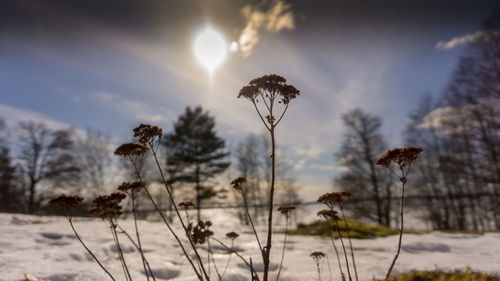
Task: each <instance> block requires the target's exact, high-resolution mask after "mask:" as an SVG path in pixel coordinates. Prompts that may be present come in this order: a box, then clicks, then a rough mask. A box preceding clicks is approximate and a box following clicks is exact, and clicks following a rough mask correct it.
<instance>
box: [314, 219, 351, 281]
mask: <svg viewBox="0 0 500 281" xmlns="http://www.w3.org/2000/svg"><path fill="white" fill-rule="evenodd" d="M318 216H319V217H321V218H323V219H324V220H325V221H326V222H330V221H332V220H333V219H336V217H337V212H336V211H334V210H321V211H319V212H318ZM329 238H330V242H331V243H332V247H333V249H334V250H335V255H336V257H337V264H338V266H339V272H340V278H342V281H345V274H344V271H343V270H342V262H341V261H340V254H339V250H338V249H337V245H335V241H334V240H333V236H332V235H329Z"/></svg>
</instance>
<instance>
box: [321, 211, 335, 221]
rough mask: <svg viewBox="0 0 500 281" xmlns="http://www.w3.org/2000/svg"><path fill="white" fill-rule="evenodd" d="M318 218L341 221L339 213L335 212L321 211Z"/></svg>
mask: <svg viewBox="0 0 500 281" xmlns="http://www.w3.org/2000/svg"><path fill="white" fill-rule="evenodd" d="M317 215H318V217H322V218H323V219H325V220H329V219H335V220H340V217H339V216H337V211H335V210H321V211H319V212H318V214H317Z"/></svg>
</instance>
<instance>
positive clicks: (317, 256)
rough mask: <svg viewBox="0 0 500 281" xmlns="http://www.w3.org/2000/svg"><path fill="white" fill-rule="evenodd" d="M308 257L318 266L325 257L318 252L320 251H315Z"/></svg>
mask: <svg viewBox="0 0 500 281" xmlns="http://www.w3.org/2000/svg"><path fill="white" fill-rule="evenodd" d="M309 256H310V257H311V258H313V260H314V261H315V262H316V264H319V261H320V260H321V259H322V258H324V257H325V253H323V252H320V251H316V252H312V253H311V254H309Z"/></svg>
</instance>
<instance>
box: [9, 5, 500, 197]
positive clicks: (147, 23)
mask: <svg viewBox="0 0 500 281" xmlns="http://www.w3.org/2000/svg"><path fill="white" fill-rule="evenodd" d="M495 2H496V1H468V2H465V1H464V2H463V3H462V2H460V1H362V2H361V1H271V0H268V1H238V0H232V1H220V0H200V1H62V0H61V1H43V0H41V1H11V0H7V1H2V2H1V3H0V116H2V117H3V118H4V119H6V120H7V123H8V124H9V126H10V127H14V126H15V124H16V122H18V121H19V120H27V119H35V120H44V121H45V122H47V123H49V124H50V125H51V126H53V127H61V126H66V125H67V126H72V127H75V128H77V129H82V130H84V129H87V128H92V129H96V130H101V131H104V132H107V133H109V134H110V135H112V136H113V137H114V138H116V139H118V140H124V141H125V140H128V139H129V138H130V135H131V133H130V132H131V128H133V127H134V126H135V125H137V124H139V123H140V122H150V123H154V124H157V125H159V126H161V127H162V128H164V129H165V130H166V131H167V132H168V131H169V130H171V129H172V123H173V122H174V121H175V119H176V118H177V116H178V115H180V114H181V113H183V112H184V110H185V108H186V107H187V106H196V105H202V106H203V108H204V109H206V110H208V111H209V112H210V114H211V115H213V116H215V118H216V122H217V127H216V129H217V132H218V134H219V135H220V136H221V137H223V138H224V139H226V142H227V144H228V145H229V146H230V147H234V146H236V145H237V144H238V142H240V141H242V140H243V139H244V138H245V137H246V136H247V135H248V134H249V133H256V134H261V133H262V132H264V127H263V125H262V123H261V122H260V121H259V119H258V116H257V115H256V113H255V110H254V109H253V107H252V105H251V103H249V102H248V101H246V100H243V99H237V98H236V96H237V94H238V91H239V89H240V88H241V87H242V86H244V85H246V84H247V83H248V81H250V80H251V79H253V78H255V77H258V76H261V75H264V74H270V73H276V74H279V75H282V76H284V77H285V78H286V79H287V81H288V83H290V84H292V85H294V86H295V87H296V88H297V89H299V90H300V96H299V97H298V98H297V99H295V100H293V101H292V102H291V104H290V107H289V110H288V112H287V114H286V116H285V118H284V119H283V121H282V122H281V123H280V125H279V127H278V128H277V142H278V145H279V146H280V150H281V151H282V152H283V153H284V154H285V155H286V156H287V158H288V160H289V161H290V163H291V165H292V168H293V174H294V175H295V176H296V178H297V181H298V183H299V184H300V185H301V186H302V189H301V194H303V195H304V197H305V198H306V199H312V198H315V197H316V196H317V195H319V194H321V193H322V192H324V191H327V190H329V189H332V177H334V176H335V175H336V174H337V173H338V172H339V171H341V170H342V167H340V166H339V165H338V163H336V162H335V161H334V154H335V152H336V151H337V150H338V148H339V145H340V144H341V142H342V134H343V131H344V128H343V124H342V121H341V116H342V114H344V113H346V112H348V111H350V110H352V109H354V108H361V109H363V110H365V111H366V112H369V113H371V114H375V115H378V116H380V117H381V118H382V121H383V128H382V132H383V134H384V136H385V137H386V139H387V142H388V143H389V144H390V146H391V147H388V148H392V147H394V146H398V145H403V144H404V143H403V137H402V131H403V130H404V128H405V126H406V125H407V116H408V113H409V112H411V111H412V110H414V109H415V107H416V106H417V104H418V102H419V99H420V98H421V97H422V95H424V94H427V93H430V94H432V95H434V96H438V95H439V94H440V92H441V91H443V90H444V88H445V87H446V84H447V81H448V79H449V77H450V75H451V73H452V71H453V69H454V67H455V65H456V63H457V61H458V59H459V56H460V54H461V53H462V52H463V50H464V48H465V45H466V44H465V43H467V42H470V41H473V40H474V39H475V38H476V37H477V36H478V34H479V33H478V32H480V28H481V22H482V21H483V20H484V19H486V18H487V17H488V16H489V15H490V14H491V13H492V12H493V11H494V10H495V8H499V6H500V5H499V4H496V3H495ZM207 27H210V28H212V29H213V30H216V31H217V32H219V34H220V35H221V36H222V37H223V38H224V40H225V42H226V45H227V48H230V46H231V50H230V51H229V52H228V54H227V56H226V59H225V60H224V61H223V62H222V63H221V64H220V65H218V66H217V68H215V70H214V71H213V73H211V74H210V73H209V71H207V69H206V68H204V66H203V65H202V64H201V63H200V62H199V61H198V60H197V58H196V56H195V53H194V46H193V44H194V42H195V41H196V38H197V36H198V35H199V34H200V33H201V32H202V31H203V30H204V29H205V28H207ZM233 42H234V43H233ZM236 46H237V48H235V47H236Z"/></svg>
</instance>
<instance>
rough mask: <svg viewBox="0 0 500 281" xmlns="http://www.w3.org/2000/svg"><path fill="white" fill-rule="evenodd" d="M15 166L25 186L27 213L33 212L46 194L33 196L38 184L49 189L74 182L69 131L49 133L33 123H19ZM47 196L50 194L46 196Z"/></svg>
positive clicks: (71, 140)
mask: <svg viewBox="0 0 500 281" xmlns="http://www.w3.org/2000/svg"><path fill="white" fill-rule="evenodd" d="M19 128H20V130H21V135H20V137H19V146H20V155H19V163H20V165H21V167H22V171H23V173H24V175H25V177H26V179H27V184H28V210H27V211H28V213H30V214H32V213H34V212H35V211H36V209H37V208H38V206H39V204H40V202H41V201H43V200H45V199H46V198H49V197H50V194H37V188H38V185H39V184H40V183H42V182H46V183H47V184H50V185H51V186H52V187H58V186H61V184H64V185H65V186H69V185H71V184H72V183H75V181H77V180H78V165H77V163H76V161H75V157H74V151H73V148H74V147H73V144H74V143H73V132H72V130H70V129H68V130H56V131H54V130H51V129H49V128H48V127H47V126H46V125H45V124H43V123H41V122H39V123H35V122H33V121H29V122H21V123H19ZM49 193H50V192H49Z"/></svg>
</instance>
